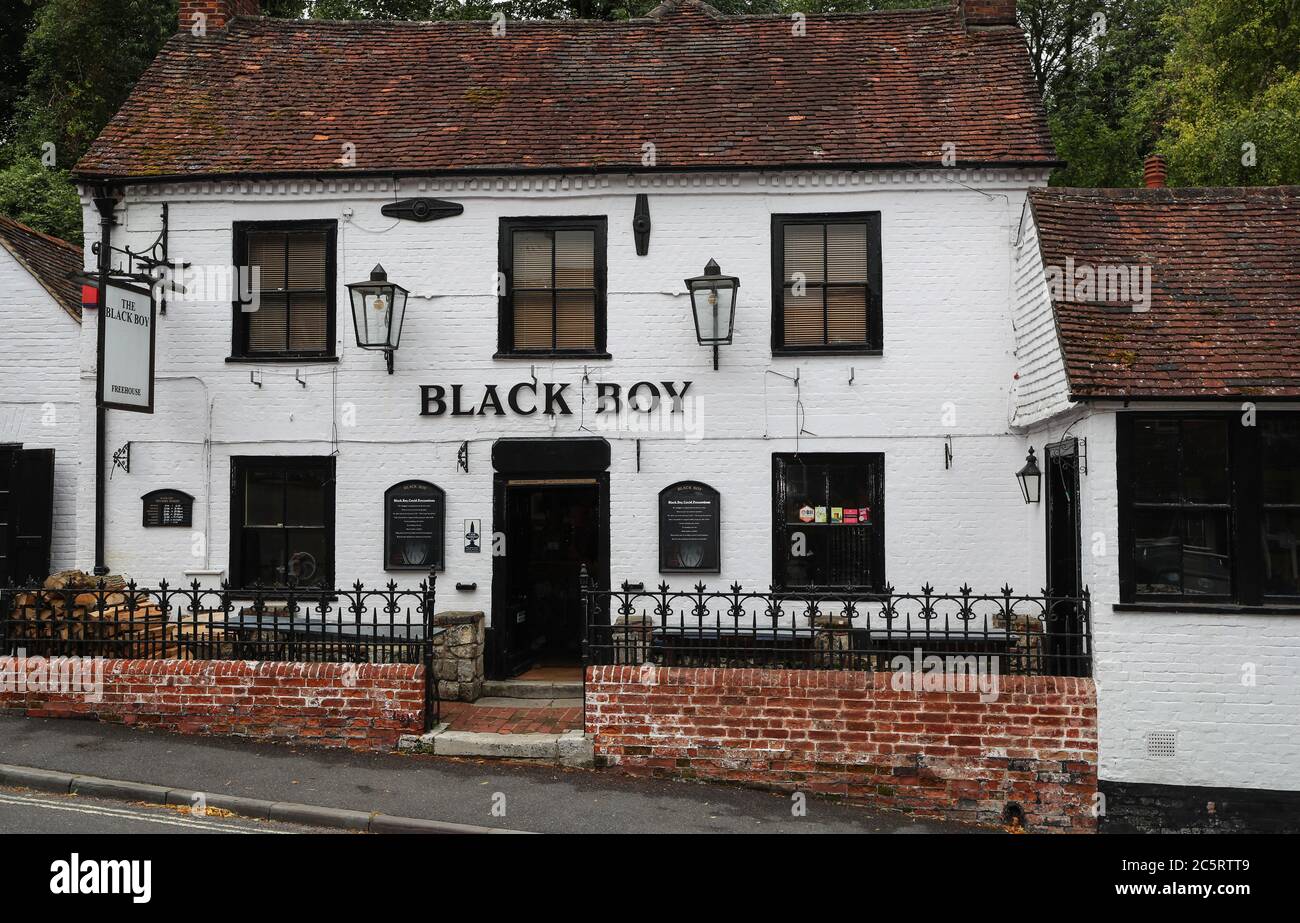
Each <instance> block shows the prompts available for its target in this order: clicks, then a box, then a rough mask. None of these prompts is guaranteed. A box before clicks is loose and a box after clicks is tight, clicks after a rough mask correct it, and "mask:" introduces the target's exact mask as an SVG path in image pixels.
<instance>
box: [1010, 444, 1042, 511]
mask: <svg viewBox="0 0 1300 923" xmlns="http://www.w3.org/2000/svg"><path fill="white" fill-rule="evenodd" d="M1016 480H1018V481H1019V482H1020V493H1021V495H1022V496H1023V497H1024V498H1025V502H1026V503H1037V502H1038V501H1039V500H1040V499H1042V495H1043V473H1042V472H1041V471H1039V470H1038V459H1036V458H1034V448H1033V446H1030V447H1029V457H1028V458H1026V459H1025V467H1023V468H1021V469H1020V470H1019V471H1017V472H1016Z"/></svg>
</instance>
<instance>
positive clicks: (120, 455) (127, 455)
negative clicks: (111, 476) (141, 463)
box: [113, 442, 131, 474]
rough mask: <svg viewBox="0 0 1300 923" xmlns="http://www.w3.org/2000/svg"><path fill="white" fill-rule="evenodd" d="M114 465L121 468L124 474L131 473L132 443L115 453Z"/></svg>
mask: <svg viewBox="0 0 1300 923" xmlns="http://www.w3.org/2000/svg"><path fill="white" fill-rule="evenodd" d="M113 467H114V468H121V469H122V473H123V474H130V473H131V443H129V442H128V443H127V444H126V445H124V446H122V448H120V449H118V450H117V451H116V452H114V453H113Z"/></svg>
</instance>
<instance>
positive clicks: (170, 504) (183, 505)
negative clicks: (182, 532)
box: [140, 490, 194, 529]
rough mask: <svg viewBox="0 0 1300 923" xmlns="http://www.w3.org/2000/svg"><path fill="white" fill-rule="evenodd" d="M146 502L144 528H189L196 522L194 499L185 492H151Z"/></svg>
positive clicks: (144, 498)
mask: <svg viewBox="0 0 1300 923" xmlns="http://www.w3.org/2000/svg"><path fill="white" fill-rule="evenodd" d="M140 499H141V500H142V501H144V526H145V528H149V529H154V528H159V527H164V526H177V527H184V528H189V527H190V526H191V525H192V524H193V522H194V498H193V497H191V496H190V495H189V494H187V493H185V491H183V490H151V491H150V492H149V493H147V494H145V495H144V496H143V497H141V498H140Z"/></svg>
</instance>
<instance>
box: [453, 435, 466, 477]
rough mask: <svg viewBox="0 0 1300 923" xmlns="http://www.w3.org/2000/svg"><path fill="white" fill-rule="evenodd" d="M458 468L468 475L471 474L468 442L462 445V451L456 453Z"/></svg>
mask: <svg viewBox="0 0 1300 923" xmlns="http://www.w3.org/2000/svg"><path fill="white" fill-rule="evenodd" d="M456 467H457V468H459V469H460V470H461V471H464V472H465V473H466V474H469V442H468V440H467V441H465V442H462V443H461V444H460V450H459V451H458V452H457V453H456Z"/></svg>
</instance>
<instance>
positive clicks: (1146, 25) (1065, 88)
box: [1045, 0, 1175, 186]
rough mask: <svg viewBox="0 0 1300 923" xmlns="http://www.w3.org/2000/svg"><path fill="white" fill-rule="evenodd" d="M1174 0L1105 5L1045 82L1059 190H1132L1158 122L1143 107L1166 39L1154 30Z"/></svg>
mask: <svg viewBox="0 0 1300 923" xmlns="http://www.w3.org/2000/svg"><path fill="white" fill-rule="evenodd" d="M1174 5H1175V2H1174V0H1108V2H1105V3H1103V4H1101V6H1100V7H1099V8H1098V10H1097V12H1100V13H1101V14H1102V17H1103V18H1102V19H1100V20H1096V21H1095V23H1096V25H1092V22H1094V21H1090V26H1089V31H1088V33H1087V35H1088V40H1087V42H1086V43H1084V44H1082V45H1080V46H1078V47H1076V48H1075V49H1074V51H1073V61H1072V62H1071V64H1070V66H1068V67H1063V68H1061V69H1060V70H1059V71H1058V72H1057V73H1056V74H1055V75H1054V77H1053V78H1052V79H1051V81H1050V83H1049V85H1048V92H1047V94H1046V98H1045V103H1046V105H1047V110H1048V124H1049V126H1050V128H1051V132H1052V139H1053V140H1054V141H1055V142H1056V148H1057V152H1058V153H1059V154H1060V156H1061V158H1062V159H1063V160H1065V161H1066V162H1067V163H1068V164H1069V166H1068V167H1067V168H1066V169H1064V170H1060V171H1057V173H1056V174H1054V176H1053V177H1052V183H1053V184H1054V185H1058V186H1131V185H1136V184H1137V183H1139V182H1140V181H1141V178H1142V159H1143V158H1144V157H1145V156H1146V155H1147V154H1149V153H1150V152H1151V150H1152V149H1153V146H1154V144H1155V140H1156V136H1157V132H1158V129H1159V125H1158V122H1157V119H1156V116H1155V113H1154V112H1153V111H1152V109H1151V107H1150V105H1149V104H1148V102H1147V98H1146V93H1147V90H1148V88H1149V87H1150V86H1151V85H1152V83H1154V82H1155V81H1156V80H1157V79H1158V77H1159V71H1160V68H1161V64H1162V62H1163V60H1164V57H1165V55H1166V54H1167V53H1168V51H1169V46H1170V44H1171V41H1172V39H1171V37H1170V36H1169V35H1168V34H1167V33H1166V32H1164V31H1163V30H1162V29H1160V28H1158V26H1159V23H1160V21H1161V18H1162V16H1163V15H1164V14H1165V13H1166V12H1167V11H1168V10H1169V9H1170V8H1171V7H1172V6H1174Z"/></svg>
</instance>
